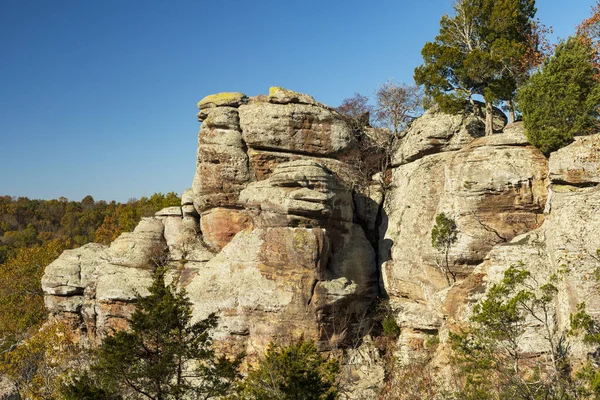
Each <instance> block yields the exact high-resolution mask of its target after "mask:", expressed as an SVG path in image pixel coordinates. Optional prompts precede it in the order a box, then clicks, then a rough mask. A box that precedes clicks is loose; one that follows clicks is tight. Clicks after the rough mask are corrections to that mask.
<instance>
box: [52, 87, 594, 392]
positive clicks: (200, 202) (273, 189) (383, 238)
mask: <svg viewBox="0 0 600 400" xmlns="http://www.w3.org/2000/svg"><path fill="white" fill-rule="evenodd" d="M198 106H199V109H200V112H199V114H198V119H199V120H200V121H201V122H202V125H201V129H200V133H199V135H198V153H197V163H196V166H197V167H196V174H195V177H194V181H193V185H192V188H191V189H189V190H187V191H186V192H185V193H184V194H183V196H182V205H181V207H173V208H168V209H165V210H162V211H161V212H159V213H157V214H156V216H155V217H152V218H146V219H144V220H143V221H142V222H140V224H139V225H138V226H137V227H136V229H135V230H134V232H132V233H126V234H123V235H121V236H120V237H119V238H118V239H117V240H115V241H114V242H113V243H112V244H111V245H110V246H103V245H99V244H88V245H86V246H83V247H81V248H78V249H75V250H70V251H66V252H65V253H63V255H62V256H61V257H60V258H59V259H57V260H56V261H55V262H53V263H52V264H51V265H49V266H48V268H47V269H46V274H45V275H44V278H43V282H42V283H43V288H44V291H45V294H46V306H47V307H48V309H49V310H50V312H51V314H52V315H54V316H55V317H59V318H62V319H64V320H67V321H69V322H70V323H71V324H73V326H74V327H76V329H78V331H79V332H80V333H81V337H82V340H83V341H84V342H86V341H87V342H90V343H98V342H99V341H101V340H102V338H103V337H104V336H105V335H106V334H108V333H109V332H110V330H111V329H113V328H116V329H120V328H123V327H125V326H126V321H127V317H128V316H129V315H130V314H131V312H132V310H133V307H134V305H133V301H134V300H135V296H136V293H140V294H142V295H143V294H144V290H145V287H146V286H148V284H149V283H150V281H151V274H152V269H153V267H154V265H155V263H156V262H166V263H167V264H168V265H169V266H170V267H171V268H170V271H171V272H170V277H171V279H174V280H176V282H177V284H178V285H179V286H180V287H182V288H185V289H186V290H187V292H188V295H189V298H190V300H191V301H192V303H193V306H194V317H195V318H202V317H205V316H206V315H207V314H208V313H210V312H217V313H218V314H219V315H220V325H219V329H218V332H216V337H217V338H218V339H220V340H221V343H223V344H224V345H225V346H227V347H231V348H235V349H236V350H244V351H245V352H246V353H247V354H249V355H250V357H253V356H254V355H256V354H260V353H261V352H262V350H263V349H264V347H265V345H266V344H267V343H268V342H270V341H272V340H274V339H275V340H276V339H277V338H279V337H289V336H298V335H300V334H303V335H304V336H305V337H309V338H313V339H315V340H316V341H317V342H318V343H319V345H320V347H321V349H323V350H330V349H338V348H348V349H353V348H356V346H361V347H360V351H354V350H349V351H348V352H347V357H346V365H347V368H346V372H347V373H348V374H349V375H348V378H347V379H348V380H350V381H352V385H353V386H352V388H353V391H352V393H353V395H352V396H354V397H355V398H373V397H374V396H376V393H377V390H378V388H379V387H380V386H381V384H382V380H383V367H382V366H381V363H380V361H379V359H378V357H379V356H378V354H377V351H376V350H375V349H374V347H373V346H371V345H370V344H369V343H371V342H370V338H369V336H368V333H369V328H370V327H371V323H370V320H371V318H372V317H373V305H374V303H375V301H376V299H377V298H378V297H380V298H387V299H389V303H390V306H391V309H392V310H393V314H394V316H395V318H396V320H397V321H398V324H399V325H400V328H401V330H402V333H401V335H400V337H399V338H398V342H397V346H396V357H397V359H398V360H399V362H400V363H409V362H411V360H413V359H415V358H418V357H419V354H420V352H421V350H422V349H423V347H424V346H425V343H426V342H427V340H428V339H431V338H437V339H439V340H441V345H440V346H439V355H440V359H441V358H443V357H442V356H443V353H444V350H443V349H444V342H445V340H446V337H447V332H448V329H450V328H451V327H452V326H453V325H455V324H457V323H460V322H461V321H465V320H466V319H468V316H469V313H470V311H471V307H472V304H473V302H474V301H476V300H477V299H478V298H480V297H481V296H482V293H484V292H485V288H486V287H487V285H489V283H491V282H494V281H496V280H498V279H499V278H500V277H501V275H502V272H503V271H504V270H505V269H506V268H507V267H508V266H510V265H511V264H514V263H516V262H519V261H521V262H523V263H524V264H525V265H527V266H528V268H530V269H531V270H532V271H534V273H535V274H538V275H539V276H544V275H547V274H549V273H551V272H556V271H557V270H558V269H559V268H561V266H563V265H565V264H567V265H569V266H570V270H571V272H570V273H569V274H568V276H567V278H566V279H564V280H563V282H562V284H561V285H562V287H561V291H560V294H559V299H558V306H559V309H560V318H561V321H562V322H561V323H562V324H563V325H564V324H566V321H568V315H569V314H570V313H571V312H573V311H574V310H575V308H576V305H577V304H578V303H579V302H580V301H582V300H584V299H585V300H586V302H587V304H588V306H589V307H590V309H591V310H592V311H593V312H594V311H600V296H598V295H596V293H597V290H596V289H595V287H594V285H593V283H592V282H591V280H590V279H589V277H590V274H591V273H592V270H593V268H594V266H595V265H596V264H595V262H596V260H595V259H594V258H593V254H595V253H594V252H595V250H596V249H597V248H600V235H598V234H597V232H598V231H599V230H600V213H599V211H600V186H599V185H598V184H599V183H600V145H599V143H600V136H590V137H585V138H580V139H578V140H577V141H576V142H575V143H573V144H572V145H570V146H568V147H566V148H564V149H562V150H560V151H558V152H556V153H554V154H552V156H551V157H550V160H549V161H548V160H547V159H546V158H545V157H544V156H543V155H542V154H541V153H540V152H539V151H538V150H536V149H535V148H534V147H532V146H530V145H529V144H528V143H527V140H526V138H525V136H524V131H523V126H522V125H521V124H520V123H516V124H512V125H509V126H506V127H504V125H505V118H504V116H503V115H502V114H501V113H497V114H496V119H495V125H496V128H497V129H498V130H503V132H502V133H499V134H495V135H492V136H487V137H484V124H483V121H482V119H481V118H480V117H478V116H477V115H480V114H479V113H478V112H477V110H470V109H468V108H467V109H465V111H464V112H463V113H461V114H458V115H455V116H450V115H446V114H443V113H441V112H440V111H439V110H438V109H437V108H435V107H434V108H433V109H431V110H429V111H428V112H427V113H426V114H425V115H424V116H422V117H421V118H419V119H418V120H416V121H415V122H414V123H413V124H412V125H411V127H410V128H409V129H408V131H407V132H406V134H405V136H404V138H403V140H402V141H401V143H400V145H399V147H398V148H397V149H395V152H394V155H393V158H392V167H391V174H388V175H387V179H381V176H380V179H377V180H374V181H373V182H372V183H371V184H370V185H367V187H358V186H357V185H356V182H358V181H359V180H360V179H359V178H358V176H359V175H360V174H361V171H360V170H359V168H358V166H357V165H355V164H354V163H352V162H349V161H348V160H351V159H352V155H353V154H354V155H356V152H357V149H358V148H359V146H358V144H357V140H358V139H357V137H356V135H355V132H353V131H352V129H351V128H350V126H349V124H348V123H347V122H346V120H345V118H344V117H343V116H341V115H340V114H338V113H337V112H336V111H335V110H333V109H331V108H330V107H327V106H325V105H323V104H320V103H318V102H317V101H315V100H314V99H313V98H312V97H310V96H308V95H304V94H300V93H295V92H291V91H288V90H285V89H282V88H271V90H270V92H269V94H268V95H263V96H256V97H247V96H246V95H244V94H242V93H221V94H217V95H212V96H207V97H206V98H204V99H203V100H202V101H200V102H199V104H198ZM341 160H346V161H341ZM440 212H444V213H446V214H448V215H451V216H452V217H453V218H454V219H455V220H456V222H457V226H458V230H459V236H458V242H457V243H456V245H455V246H453V247H452V249H451V253H450V259H451V268H452V270H453V271H454V272H455V274H456V277H457V281H456V282H455V283H452V284H451V285H448V283H447V281H446V279H445V277H444V274H443V273H442V271H441V269H440V268H439V262H440V260H439V254H438V253H437V252H436V251H435V249H433V248H432V246H431V239H430V235H431V230H432V228H433V225H434V222H435V216H436V215H437V214H438V213H440ZM530 346H531V348H532V349H533V351H535V346H536V341H535V338H533V339H532V340H531V341H530ZM580 353H581V354H583V350H581V351H580ZM439 362H443V361H439Z"/></svg>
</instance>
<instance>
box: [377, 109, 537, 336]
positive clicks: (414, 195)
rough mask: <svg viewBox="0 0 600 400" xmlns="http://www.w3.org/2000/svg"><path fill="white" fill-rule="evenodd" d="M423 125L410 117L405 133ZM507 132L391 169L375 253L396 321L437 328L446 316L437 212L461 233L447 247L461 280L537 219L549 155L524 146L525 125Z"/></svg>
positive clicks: (418, 130) (407, 325)
mask: <svg viewBox="0 0 600 400" xmlns="http://www.w3.org/2000/svg"><path fill="white" fill-rule="evenodd" d="M426 115H427V114H426ZM447 122H448V124H449V125H452V124H453V123H454V122H455V121H452V120H448V121H447ZM415 125H417V127H416V128H414V127H415ZM438 128H439V129H442V127H441V125H439V126H438ZM455 128H456V127H455ZM455 128H453V129H455ZM413 129H415V130H413ZM421 129H422V128H421V127H420V126H419V125H418V124H416V123H415V124H413V127H411V129H410V130H409V131H408V133H407V136H406V138H407V140H408V139H410V138H411V137H413V136H415V135H421V134H422V131H421ZM463 129H465V128H464V127H463V128H460V129H458V131H462V130H463ZM509 131H510V133H508V134H506V135H504V134H498V135H494V136H489V137H481V138H477V139H473V140H472V141H471V142H470V143H469V144H467V145H464V146H463V147H462V148H460V149H458V150H448V151H443V152H441V153H437V154H429V155H424V156H423V157H421V158H419V159H416V160H414V161H412V162H410V163H406V164H402V165H400V166H398V167H397V168H395V169H394V170H393V173H392V183H391V190H390V191H389V192H388V194H387V195H386V200H385V204H384V208H383V210H384V220H383V222H382V224H381V225H380V227H379V229H380V237H381V239H382V240H381V241H380V246H379V259H380V261H381V262H382V265H381V272H382V278H383V282H384V290H385V292H386V293H387V295H388V296H389V297H390V300H391V302H392V304H394V306H395V307H396V308H397V309H398V320H399V321H400V322H401V327H404V328H409V329H417V330H423V331H435V330H437V329H438V328H439V327H440V326H441V322H442V320H443V318H444V312H443V307H442V306H443V304H444V302H445V297H446V294H445V292H446V291H447V288H448V284H447V281H446V277H445V276H444V273H443V272H442V269H441V268H440V267H439V265H440V263H442V262H443V260H442V259H441V258H440V254H439V253H438V251H436V250H435V249H434V248H433V247H432V245H431V231H432V228H433V225H434V223H435V217H436V215H437V214H439V213H441V212H444V213H445V214H447V215H449V216H450V217H451V218H453V219H454V220H455V221H456V224H457V227H458V230H459V235H458V241H457V243H456V244H455V245H454V246H453V247H452V248H451V251H450V260H451V265H450V268H451V270H452V272H453V273H455V274H456V275H457V277H458V278H459V279H460V278H462V277H465V276H468V275H469V274H470V273H471V272H472V271H473V268H474V267H475V266H476V265H477V264H479V263H480V262H482V261H483V260H484V258H485V256H486V255H487V253H488V252H489V251H490V250H491V249H492V248H493V247H494V246H495V245H498V244H500V243H505V242H508V241H510V240H511V239H512V238H513V237H515V236H517V235H519V234H521V233H525V232H528V231H531V230H533V229H535V228H537V227H538V226H540V225H541V224H542V222H543V220H544V215H543V210H544V206H545V204H546V199H547V196H546V179H547V165H546V159H545V158H544V156H543V155H542V154H541V153H540V152H539V151H538V150H536V149H535V148H533V147H532V146H529V145H527V143H526V141H525V140H524V139H523V138H524V135H523V130H522V128H520V127H511V128H510V129H509ZM415 141H416V139H415ZM402 151H403V149H402V148H400V150H399V152H402Z"/></svg>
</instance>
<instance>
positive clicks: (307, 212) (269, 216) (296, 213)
mask: <svg viewBox="0 0 600 400" xmlns="http://www.w3.org/2000/svg"><path fill="white" fill-rule="evenodd" d="M239 204H240V205H242V206H243V207H245V208H247V209H249V210H250V214H251V215H252V216H253V219H254V222H255V223H256V224H257V226H288V225H296V224H298V223H304V224H308V225H310V226H318V225H322V224H323V222H326V221H330V220H333V221H341V222H352V220H353V211H352V207H353V204H352V194H351V192H350V191H349V190H348V189H347V188H346V187H344V186H343V185H341V184H340V182H339V181H338V180H337V179H336V177H335V176H334V175H333V173H332V172H331V171H329V170H328V169H327V168H325V167H324V166H323V165H321V164H318V163H316V162H314V161H310V160H298V161H291V162H288V163H283V164H279V165H278V166H277V167H276V168H275V170H274V171H273V173H272V175H271V176H270V177H269V179H266V180H263V181H259V182H254V183H251V184H249V185H248V186H247V187H246V188H245V189H244V190H243V191H242V192H241V194H240V199H239Z"/></svg>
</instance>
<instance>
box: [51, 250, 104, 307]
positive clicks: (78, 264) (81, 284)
mask: <svg viewBox="0 0 600 400" xmlns="http://www.w3.org/2000/svg"><path fill="white" fill-rule="evenodd" d="M105 250H106V246H105V245H102V244H98V243H89V244H86V245H84V246H81V247H79V248H77V249H73V250H66V251H64V252H63V253H62V254H61V256H60V257H59V258H57V259H56V260H55V261H54V262H52V263H51V264H50V265H48V266H47V267H46V270H45V273H44V276H43V277H42V289H43V290H44V293H46V295H54V296H73V295H83V290H84V288H85V287H86V286H88V285H89V284H90V283H92V282H93V280H94V276H93V274H94V272H95V271H96V268H97V266H98V265H99V264H101V263H103V262H104V261H103V257H104V252H105Z"/></svg>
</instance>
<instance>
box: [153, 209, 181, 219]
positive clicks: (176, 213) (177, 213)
mask: <svg viewBox="0 0 600 400" xmlns="http://www.w3.org/2000/svg"><path fill="white" fill-rule="evenodd" d="M154 215H155V216H157V217H181V216H182V213H181V207H178V206H175V207H166V208H163V209H162V210H160V211H157V212H156V213H155V214H154Z"/></svg>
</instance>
